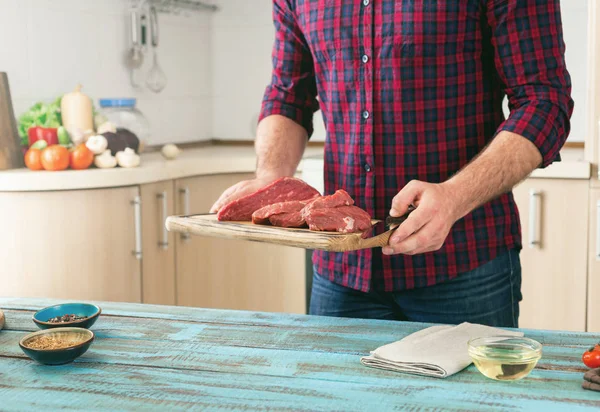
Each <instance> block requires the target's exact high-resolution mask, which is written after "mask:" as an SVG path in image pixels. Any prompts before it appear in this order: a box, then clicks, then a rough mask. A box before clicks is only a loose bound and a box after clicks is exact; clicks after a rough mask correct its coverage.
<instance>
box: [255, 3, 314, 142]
mask: <svg viewBox="0 0 600 412" xmlns="http://www.w3.org/2000/svg"><path fill="white" fill-rule="evenodd" d="M273 21H274V24H275V43H274V46H273V54H272V60H273V75H272V79H271V84H270V85H269V86H268V87H267V89H266V91H265V94H264V98H263V102H262V109H261V113H260V116H259V120H262V119H264V118H265V117H267V116H270V115H274V114H278V115H282V116H285V117H287V118H289V119H292V120H293V121H295V122H296V123H298V124H299V125H301V126H302V127H304V128H305V129H306V132H307V133H308V136H309V137H310V136H311V135H312V133H313V114H314V112H315V111H317V110H318V109H319V103H318V101H317V86H316V81H315V73H314V63H313V59H312V54H311V53H310V50H309V48H308V45H307V43H306V39H305V38H304V35H303V34H302V31H301V30H300V27H299V25H298V23H297V21H296V17H295V15H294V11H293V9H292V6H291V5H290V4H289V0H274V1H273Z"/></svg>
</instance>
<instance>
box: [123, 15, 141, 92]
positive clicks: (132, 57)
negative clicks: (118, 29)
mask: <svg viewBox="0 0 600 412" xmlns="http://www.w3.org/2000/svg"><path fill="white" fill-rule="evenodd" d="M139 37H140V25H139V16H138V12H137V11H136V10H132V11H131V49H130V50H129V51H128V52H127V60H126V63H127V67H128V68H129V69H130V70H131V84H132V85H133V86H134V87H140V86H141V85H142V84H141V80H140V72H139V70H138V69H139V68H140V67H141V66H142V64H143V63H144V53H143V50H142V44H141V43H140V39H139Z"/></svg>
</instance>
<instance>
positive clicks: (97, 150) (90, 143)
mask: <svg viewBox="0 0 600 412" xmlns="http://www.w3.org/2000/svg"><path fill="white" fill-rule="evenodd" d="M85 145H86V146H87V148H88V149H90V150H91V151H92V153H93V154H95V155H99V154H102V153H104V151H105V150H106V149H107V148H108V141H107V140H106V137H104V136H102V135H101V134H100V135H94V136H91V137H90V138H89V139H88V140H87V142H85Z"/></svg>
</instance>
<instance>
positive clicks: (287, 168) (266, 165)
mask: <svg viewBox="0 0 600 412" xmlns="http://www.w3.org/2000/svg"><path fill="white" fill-rule="evenodd" d="M307 140H308V134H307V132H306V129H305V128H304V127H302V126H300V125H299V124H298V123H296V122H294V121H293V120H291V119H288V118H287V117H285V116H281V115H271V116H267V117H265V118H264V119H263V120H261V122H260V123H259V125H258V129H257V132H256V143H255V148H256V155H257V157H258V161H257V165H256V177H257V178H259V179H276V178H278V177H283V176H293V175H294V173H296V169H297V168H298V164H299V163H300V160H301V159H302V155H303V153H304V149H305V148H306V142H307Z"/></svg>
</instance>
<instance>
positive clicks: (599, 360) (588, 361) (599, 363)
mask: <svg viewBox="0 0 600 412" xmlns="http://www.w3.org/2000/svg"><path fill="white" fill-rule="evenodd" d="M581 360H583V363H584V364H585V366H587V367H588V368H592V369H594V368H600V344H598V345H596V346H592V347H591V348H589V349H588V350H587V351H586V352H585V353H584V354H583V356H582V357H581Z"/></svg>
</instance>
